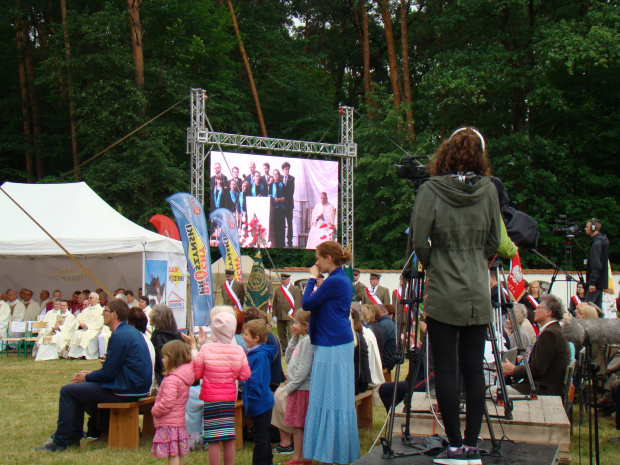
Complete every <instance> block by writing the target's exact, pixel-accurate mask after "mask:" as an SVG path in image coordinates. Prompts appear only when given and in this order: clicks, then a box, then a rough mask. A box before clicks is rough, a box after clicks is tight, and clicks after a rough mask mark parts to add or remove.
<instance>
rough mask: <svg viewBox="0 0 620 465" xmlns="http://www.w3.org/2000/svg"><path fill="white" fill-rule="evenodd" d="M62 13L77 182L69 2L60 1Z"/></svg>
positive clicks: (78, 173)
mask: <svg viewBox="0 0 620 465" xmlns="http://www.w3.org/2000/svg"><path fill="white" fill-rule="evenodd" d="M60 12H61V15H62V27H63V33H62V34H63V37H64V42H65V57H66V59H67V92H68V95H69V125H70V128H71V153H72V155H73V169H74V173H73V176H74V178H75V180H76V181H79V180H80V171H79V169H78V167H79V166H80V159H79V152H80V149H79V145H78V137H77V116H76V114H75V100H74V98H73V78H72V75H71V44H70V42H69V31H68V29H67V0H60Z"/></svg>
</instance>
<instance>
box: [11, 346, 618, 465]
mask: <svg viewBox="0 0 620 465" xmlns="http://www.w3.org/2000/svg"><path fill="white" fill-rule="evenodd" d="M99 366H100V364H99V362H98V361H68V360H58V361H51V362H37V363H35V362H34V360H33V359H32V358H28V359H23V358H19V359H18V358H17V356H16V355H15V354H10V356H9V357H6V356H4V357H3V358H2V359H0V399H1V401H0V402H1V404H0V425H2V428H1V431H2V434H0V464H2V465H9V464H19V465H24V464H32V465H35V464H36V465H38V464H41V465H44V464H45V465H47V464H58V465H60V464H62V465H72V464H75V465H85V464H86V465H95V464H106V465H121V464H123V465H124V464H127V463H141V464H163V463H166V461H164V460H162V459H156V458H154V457H150V456H149V453H150V449H151V440H150V438H145V439H141V441H140V449H138V450H136V451H127V450H125V451H116V450H109V449H108V448H107V443H105V442H93V441H92V440H90V439H86V440H83V441H82V446H81V447H80V448H79V449H77V448H69V449H68V450H67V451H65V452H59V453H50V452H34V451H33V450H32V448H33V447H36V446H40V445H42V444H43V443H45V442H46V441H47V440H48V439H49V436H50V434H52V433H53V432H54V430H55V426H56V419H57V412H58V392H59V390H60V387H61V386H62V385H63V384H65V383H67V382H68V381H69V380H70V379H71V376H72V375H73V374H74V373H75V372H77V371H80V370H94V369H97V368H98V367H99ZM403 376H404V374H403ZM577 415H578V414H577V412H576V411H575V418H577ZM384 421H385V410H384V409H383V408H379V407H375V409H374V429H373V431H365V430H361V431H360V445H361V454H362V455H364V454H366V453H367V452H368V450H369V449H370V447H371V445H372V443H373V442H374V440H375V438H376V436H377V435H378V434H379V430H380V429H381V427H382V426H383V422H384ZM399 431H400V426H399V419H397V421H396V422H395V433H396V434H397V433H398V432H399ZM599 433H600V438H601V463H603V464H613V463H619V462H620V459H619V458H618V457H619V456H620V444H610V443H608V442H607V439H608V438H611V437H616V436H618V435H620V433H619V432H618V431H616V430H615V428H614V422H613V417H607V418H602V419H601V422H600V427H599ZM587 434H588V428H587V423H586V425H585V426H584V427H583V428H582V429H581V444H582V447H581V462H582V463H589V460H588V436H587ZM578 435H579V428H577V427H575V429H574V433H573V437H572V439H571V442H572V444H571V460H572V463H573V464H578V463H580V458H579V456H580V450H579V446H578V441H579V436H578ZM290 458H291V456H288V455H287V456H275V458H274V463H276V464H279V463H284V462H285V461H287V460H290ZM207 462H208V455H207V453H206V452H202V451H197V452H192V453H191V454H189V455H188V456H186V463H187V464H201V465H204V464H206V463H207ZM251 463H252V443H246V445H245V448H244V449H243V450H242V451H238V452H237V454H236V456H235V464H248V465H249V464H251Z"/></svg>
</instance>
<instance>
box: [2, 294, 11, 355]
mask: <svg viewBox="0 0 620 465" xmlns="http://www.w3.org/2000/svg"><path fill="white" fill-rule="evenodd" d="M7 300H9V298H8V297H7V295H6V294H0V337H7V336H8V334H9V326H10V325H11V307H9V304H8V302H7ZM2 349H3V345H2V344H0V350H2Z"/></svg>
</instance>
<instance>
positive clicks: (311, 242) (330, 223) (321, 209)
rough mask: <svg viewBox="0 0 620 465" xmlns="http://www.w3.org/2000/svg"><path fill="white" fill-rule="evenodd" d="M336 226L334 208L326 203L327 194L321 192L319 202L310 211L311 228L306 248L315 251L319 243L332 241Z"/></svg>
mask: <svg viewBox="0 0 620 465" xmlns="http://www.w3.org/2000/svg"><path fill="white" fill-rule="evenodd" d="M336 226H337V225H336V208H335V207H334V206H333V205H332V204H331V203H329V202H328V201H327V194H326V193H325V192H321V202H320V203H318V204H316V206H315V207H314V208H313V209H312V226H311V227H310V232H309V233H308V244H307V245H306V248H307V249H316V246H317V245H319V244H320V243H322V242H325V241H332V240H334V237H335V236H334V230H335V229H336Z"/></svg>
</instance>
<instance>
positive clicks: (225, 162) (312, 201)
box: [209, 152, 338, 249]
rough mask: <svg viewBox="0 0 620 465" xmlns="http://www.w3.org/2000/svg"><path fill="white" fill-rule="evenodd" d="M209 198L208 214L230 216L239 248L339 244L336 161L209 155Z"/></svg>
mask: <svg viewBox="0 0 620 465" xmlns="http://www.w3.org/2000/svg"><path fill="white" fill-rule="evenodd" d="M209 197H210V204H211V205H210V211H211V212H213V211H215V210H216V209H217V208H226V209H228V210H230V211H231V212H232V213H233V214H234V216H235V219H236V221H237V227H238V231H239V242H240V244H241V247H258V246H259V245H260V247H270V248H285V247H286V248H302V249H303V248H306V249H315V248H316V246H317V245H318V244H320V243H321V242H324V241H327V240H337V228H338V162H336V161H325V160H309V159H304V158H295V157H274V156H269V155H254V154H244V153H231V152H211V179H210V195H209ZM211 226H212V227H211V245H212V246H217V244H218V241H219V231H218V228H217V227H215V225H214V224H213V223H212V224H211Z"/></svg>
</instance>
